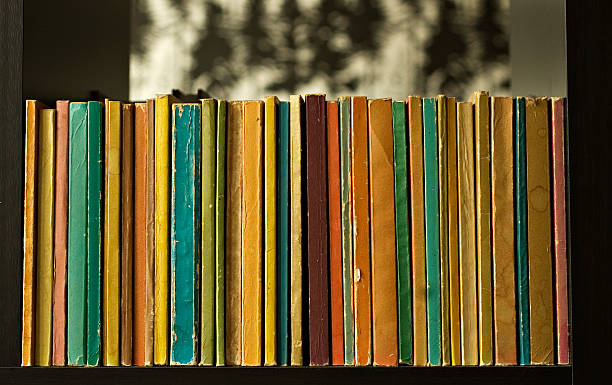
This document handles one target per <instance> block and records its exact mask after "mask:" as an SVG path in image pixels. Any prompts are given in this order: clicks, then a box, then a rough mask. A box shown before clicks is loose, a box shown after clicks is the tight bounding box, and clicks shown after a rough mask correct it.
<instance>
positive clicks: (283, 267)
mask: <svg viewBox="0 0 612 385" xmlns="http://www.w3.org/2000/svg"><path fill="white" fill-rule="evenodd" d="M277 124H278V141H277V143H278V154H277V155H278V158H277V162H276V167H277V175H278V189H277V194H278V216H277V221H276V228H277V231H278V234H277V244H276V250H277V253H278V254H277V255H278V308H277V312H278V314H277V317H278V318H277V321H278V322H277V349H278V364H279V365H281V366H287V365H289V321H290V320H289V305H290V303H289V279H290V275H289V256H290V255H289V243H290V234H291V233H290V228H289V220H290V212H289V207H290V206H289V205H290V200H289V167H290V166H289V103H288V102H280V104H279V112H278V123H277Z"/></svg>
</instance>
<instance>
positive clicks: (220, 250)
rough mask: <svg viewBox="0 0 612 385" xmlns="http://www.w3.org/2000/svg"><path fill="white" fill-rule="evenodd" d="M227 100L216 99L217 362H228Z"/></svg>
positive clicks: (217, 363) (223, 363)
mask: <svg viewBox="0 0 612 385" xmlns="http://www.w3.org/2000/svg"><path fill="white" fill-rule="evenodd" d="M226 117H227V101H225V100H218V101H217V128H216V131H217V132H216V136H217V137H216V139H217V140H216V142H217V149H216V161H217V165H216V168H215V188H216V191H215V326H216V327H215V358H216V360H215V364H216V365H217V366H223V365H225V144H226V138H225V135H226V127H225V125H226Z"/></svg>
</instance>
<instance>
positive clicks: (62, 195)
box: [51, 100, 70, 366]
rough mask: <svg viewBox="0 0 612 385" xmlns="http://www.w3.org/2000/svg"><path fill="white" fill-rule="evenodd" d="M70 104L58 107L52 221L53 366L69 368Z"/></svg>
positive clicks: (56, 105) (56, 106)
mask: <svg viewBox="0 0 612 385" xmlns="http://www.w3.org/2000/svg"><path fill="white" fill-rule="evenodd" d="M69 108H70V102H69V101H67V100H58V101H57V102H56V103H55V110H56V119H57V120H56V127H55V128H56V132H55V219H54V221H53V225H54V228H53V266H54V270H53V319H52V321H51V323H52V325H53V365H55V366H64V365H65V364H66V260H67V259H66V255H67V248H68V227H67V226H68V129H69V128H68V116H69Z"/></svg>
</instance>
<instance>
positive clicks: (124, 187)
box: [121, 103, 134, 366]
mask: <svg viewBox="0 0 612 385" xmlns="http://www.w3.org/2000/svg"><path fill="white" fill-rule="evenodd" d="M121 107H122V122H123V126H122V130H121V135H122V142H121V365H124V366H130V365H132V325H133V319H132V303H133V293H132V288H133V286H134V284H133V281H132V278H133V271H134V270H133V268H134V105H133V104H130V103H126V104H124V105H122V106H121Z"/></svg>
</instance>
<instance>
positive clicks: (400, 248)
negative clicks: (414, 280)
mask: <svg viewBox="0 0 612 385" xmlns="http://www.w3.org/2000/svg"><path fill="white" fill-rule="evenodd" d="M392 108H393V163H394V165H395V167H394V175H393V176H394V182H395V183H394V187H395V224H396V226H395V245H396V256H397V257H396V264H397V333H398V345H399V346H398V347H399V356H398V360H399V363H400V364H409V365H411V364H412V362H413V361H412V314H411V312H412V291H411V284H410V277H411V276H412V274H411V271H410V270H411V269H410V208H409V207H408V202H409V197H408V168H407V159H408V158H407V150H408V148H407V145H406V104H405V103H404V102H393V105H392Z"/></svg>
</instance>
